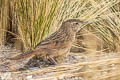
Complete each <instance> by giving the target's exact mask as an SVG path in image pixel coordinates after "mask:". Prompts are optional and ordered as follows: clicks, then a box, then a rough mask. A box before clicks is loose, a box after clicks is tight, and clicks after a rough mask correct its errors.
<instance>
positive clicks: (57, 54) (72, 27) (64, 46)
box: [10, 19, 84, 63]
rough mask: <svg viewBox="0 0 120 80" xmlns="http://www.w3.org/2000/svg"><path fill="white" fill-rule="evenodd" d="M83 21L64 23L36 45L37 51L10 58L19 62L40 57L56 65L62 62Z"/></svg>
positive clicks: (70, 20)
mask: <svg viewBox="0 0 120 80" xmlns="http://www.w3.org/2000/svg"><path fill="white" fill-rule="evenodd" d="M83 23H84V22H83V21H80V20H78V19H69V20H67V21H65V22H63V23H62V25H61V27H60V28H59V29H58V30H57V31H56V32H54V33H53V34H51V35H50V36H48V37H47V38H45V39H44V40H43V41H41V42H40V43H38V45H36V47H35V49H34V50H32V51H29V52H25V53H22V54H20V55H18V56H15V57H12V58H10V59H11V60H19V59H23V58H27V57H31V56H40V57H42V58H44V59H52V60H54V61H55V62H56V63H59V62H62V59H65V57H66V55H67V53H68V52H69V50H70V48H71V45H72V43H73V42H74V40H75V35H76V32H77V31H78V30H80V27H81V25H82V24H83Z"/></svg>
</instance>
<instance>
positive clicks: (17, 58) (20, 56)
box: [9, 51, 35, 60]
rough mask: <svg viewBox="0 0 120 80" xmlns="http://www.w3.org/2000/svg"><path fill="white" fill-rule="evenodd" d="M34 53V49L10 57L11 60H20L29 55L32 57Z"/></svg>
mask: <svg viewBox="0 0 120 80" xmlns="http://www.w3.org/2000/svg"><path fill="white" fill-rule="evenodd" d="M34 55H35V52H34V51H28V52H25V53H22V54H20V55H17V56H15V57H12V58H9V59H10V60H19V59H23V58H28V57H31V56H34Z"/></svg>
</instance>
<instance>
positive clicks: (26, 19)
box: [16, 0, 58, 50]
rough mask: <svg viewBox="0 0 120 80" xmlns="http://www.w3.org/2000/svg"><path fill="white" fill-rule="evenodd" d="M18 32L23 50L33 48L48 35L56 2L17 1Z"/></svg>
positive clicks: (43, 0) (47, 0)
mask: <svg viewBox="0 0 120 80" xmlns="http://www.w3.org/2000/svg"><path fill="white" fill-rule="evenodd" d="M16 5H17V6H16V7H17V15H18V18H17V20H18V32H19V37H18V39H20V40H21V41H22V43H23V45H24V48H25V50H30V49H33V48H34V47H35V45H36V44H38V42H40V41H41V40H42V39H43V38H44V37H45V36H46V35H48V34H49V30H50V27H51V26H50V24H51V22H52V20H53V17H54V13H55V10H56V7H57V5H58V0H52V1H50V0H42V1H41V0H36V1H34V0H20V1H17V4H16Z"/></svg>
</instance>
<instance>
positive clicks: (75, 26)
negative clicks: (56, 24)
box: [62, 19, 87, 32]
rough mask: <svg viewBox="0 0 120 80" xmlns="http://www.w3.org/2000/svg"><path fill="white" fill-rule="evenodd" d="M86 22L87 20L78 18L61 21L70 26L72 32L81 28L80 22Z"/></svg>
mask: <svg viewBox="0 0 120 80" xmlns="http://www.w3.org/2000/svg"><path fill="white" fill-rule="evenodd" d="M84 23H87V21H80V20H79V19H68V20H66V21H65V22H63V24H62V25H64V27H65V26H67V27H68V28H71V29H72V31H73V32H78V31H79V30H80V29H81V26H82V24H84Z"/></svg>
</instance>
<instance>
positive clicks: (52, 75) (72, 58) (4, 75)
mask: <svg viewBox="0 0 120 80" xmlns="http://www.w3.org/2000/svg"><path fill="white" fill-rule="evenodd" d="M16 54H20V53H19V51H16V50H11V48H9V47H4V46H1V51H0V80H120V77H119V76H120V73H119V72H120V55H119V53H102V52H94V53H91V54H87V53H70V54H69V56H68V58H67V59H66V61H65V62H64V63H62V64H60V65H55V66H49V67H46V68H39V67H32V68H30V69H29V70H25V71H16V70H18V69H19V68H21V67H23V66H24V65H25V64H26V63H27V62H28V61H29V59H30V58H29V59H22V60H18V61H13V60H12V61H11V60H9V59H7V58H9V57H12V56H14V55H16Z"/></svg>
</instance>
